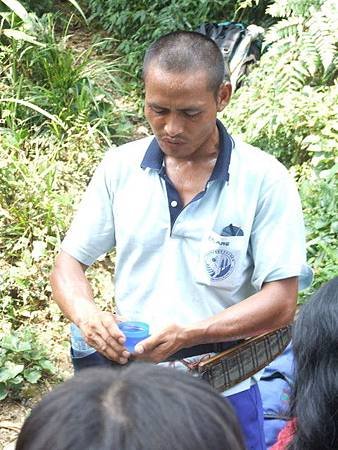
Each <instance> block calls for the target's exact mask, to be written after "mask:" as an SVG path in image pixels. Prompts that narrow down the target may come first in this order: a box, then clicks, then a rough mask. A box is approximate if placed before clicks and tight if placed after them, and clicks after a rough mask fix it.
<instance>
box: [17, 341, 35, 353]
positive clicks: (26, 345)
mask: <svg viewBox="0 0 338 450" xmlns="http://www.w3.org/2000/svg"><path fill="white" fill-rule="evenodd" d="M18 350H19V351H20V352H28V351H30V350H32V346H31V344H30V342H27V341H22V342H19V345H18Z"/></svg>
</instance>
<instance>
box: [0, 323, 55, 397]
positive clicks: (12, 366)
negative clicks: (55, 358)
mask: <svg viewBox="0 0 338 450" xmlns="http://www.w3.org/2000/svg"><path fill="white" fill-rule="evenodd" d="M0 338H1V340H0V342H1V344H0V400H3V399H4V398H6V397H7V396H8V395H11V396H12V397H16V396H18V395H19V394H20V391H21V390H22V389H23V387H24V386H25V384H27V383H30V384H36V383H37V382H38V381H39V380H40V378H41V377H42V376H47V375H49V376H50V375H54V374H55V367H54V365H53V364H52V362H51V361H50V360H49V358H48V356H47V351H46V349H44V347H43V345H42V344H41V342H40V341H39V337H38V335H37V333H36V332H34V331H33V330H30V329H24V330H23V329H22V330H20V331H13V332H11V333H9V334H6V335H0Z"/></svg>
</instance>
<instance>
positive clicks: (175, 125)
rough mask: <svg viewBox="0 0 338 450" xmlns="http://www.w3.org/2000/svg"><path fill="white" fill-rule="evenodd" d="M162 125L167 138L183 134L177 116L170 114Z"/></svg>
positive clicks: (180, 120) (180, 121)
mask: <svg viewBox="0 0 338 450" xmlns="http://www.w3.org/2000/svg"><path fill="white" fill-rule="evenodd" d="M166 119H167V120H166V123H165V125H164V131H165V133H166V135H167V136H170V137H175V136H178V135H179V134H182V132H183V124H182V119H181V118H180V117H178V115H177V114H170V115H168V117H167V118H166Z"/></svg>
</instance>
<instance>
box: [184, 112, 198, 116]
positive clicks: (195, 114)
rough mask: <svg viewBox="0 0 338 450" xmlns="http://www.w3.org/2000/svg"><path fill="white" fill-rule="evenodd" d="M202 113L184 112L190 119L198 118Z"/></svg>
mask: <svg viewBox="0 0 338 450" xmlns="http://www.w3.org/2000/svg"><path fill="white" fill-rule="evenodd" d="M199 113H200V111H184V114H185V115H186V116H188V117H196V116H198V114H199Z"/></svg>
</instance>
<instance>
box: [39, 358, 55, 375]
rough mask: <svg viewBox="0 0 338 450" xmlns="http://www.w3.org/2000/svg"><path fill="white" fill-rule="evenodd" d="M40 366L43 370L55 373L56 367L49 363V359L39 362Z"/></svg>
mask: <svg viewBox="0 0 338 450" xmlns="http://www.w3.org/2000/svg"><path fill="white" fill-rule="evenodd" d="M39 366H40V367H41V368H42V369H44V370H47V371H48V372H50V373H55V367H54V365H53V363H52V362H51V361H49V360H48V359H41V360H40V361H39Z"/></svg>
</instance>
